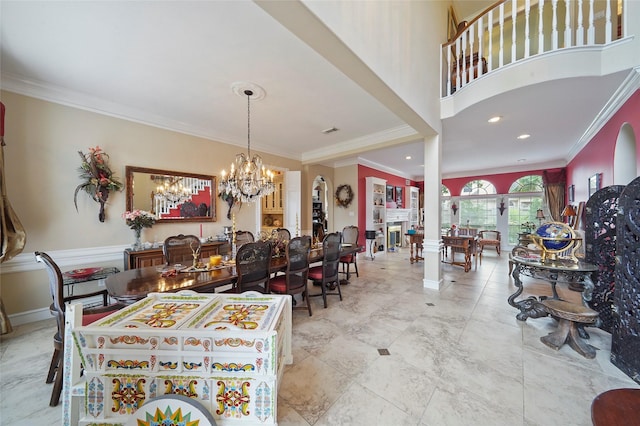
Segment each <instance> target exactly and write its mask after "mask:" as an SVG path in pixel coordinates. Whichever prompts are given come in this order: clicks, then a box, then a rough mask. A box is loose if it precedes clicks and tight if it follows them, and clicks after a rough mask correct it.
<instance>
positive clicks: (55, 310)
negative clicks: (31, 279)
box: [35, 251, 65, 338]
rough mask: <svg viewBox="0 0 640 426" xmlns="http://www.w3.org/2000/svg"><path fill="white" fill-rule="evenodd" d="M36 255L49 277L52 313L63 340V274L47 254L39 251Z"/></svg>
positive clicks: (37, 260)
mask: <svg viewBox="0 0 640 426" xmlns="http://www.w3.org/2000/svg"><path fill="white" fill-rule="evenodd" d="M35 255H36V262H40V263H44V265H45V269H46V271H47V275H49V291H50V292H51V298H52V299H53V303H52V304H51V307H50V309H51V313H52V314H53V315H54V316H55V317H56V323H57V325H58V333H60V337H61V338H62V336H64V309H65V306H64V291H63V278H62V272H61V271H60V268H59V267H58V265H57V264H56V262H54V261H53V259H52V258H51V256H49V255H48V254H47V253H43V252H39V251H37V252H35Z"/></svg>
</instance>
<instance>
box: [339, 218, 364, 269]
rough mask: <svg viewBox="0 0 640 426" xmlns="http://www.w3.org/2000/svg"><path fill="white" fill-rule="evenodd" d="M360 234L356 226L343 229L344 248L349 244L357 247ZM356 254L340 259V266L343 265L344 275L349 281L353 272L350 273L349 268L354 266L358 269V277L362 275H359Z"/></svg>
mask: <svg viewBox="0 0 640 426" xmlns="http://www.w3.org/2000/svg"><path fill="white" fill-rule="evenodd" d="M359 233H360V232H359V231H358V227H357V226H354V225H350V226H345V227H344V228H343V229H342V245H343V246H344V245H347V244H349V245H353V246H357V245H358V236H359ZM356 254H357V253H352V254H348V255H346V256H341V257H340V264H341V265H342V273H343V274H346V276H347V281H348V280H349V278H350V276H351V272H350V271H349V268H350V266H351V265H353V266H354V268H355V269H356V277H359V276H360V274H358V262H356ZM345 267H346V270H347V271H346V272H345Z"/></svg>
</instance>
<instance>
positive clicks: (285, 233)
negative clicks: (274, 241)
mask: <svg viewBox="0 0 640 426" xmlns="http://www.w3.org/2000/svg"><path fill="white" fill-rule="evenodd" d="M271 235H273V236H277V237H278V239H279V240H281V241H289V240H290V239H291V232H289V230H288V229H287V228H276V229H274V230H273V231H271Z"/></svg>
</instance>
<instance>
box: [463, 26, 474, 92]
mask: <svg viewBox="0 0 640 426" xmlns="http://www.w3.org/2000/svg"><path fill="white" fill-rule="evenodd" d="M474 28H475V24H471V27H469V81H473V79H474V74H475V72H474V70H473V45H474V44H475V43H474V42H475V39H476V38H475V37H474V36H473V30H474ZM465 62H466V61H465Z"/></svg>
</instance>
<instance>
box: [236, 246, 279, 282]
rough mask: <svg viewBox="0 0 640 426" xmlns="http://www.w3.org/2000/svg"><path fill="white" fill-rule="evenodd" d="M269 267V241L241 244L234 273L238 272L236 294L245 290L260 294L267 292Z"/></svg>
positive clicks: (269, 274)
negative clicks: (256, 291)
mask: <svg viewBox="0 0 640 426" xmlns="http://www.w3.org/2000/svg"><path fill="white" fill-rule="evenodd" d="M270 265H271V242H270V241H255V242H249V243H245V244H243V245H242V247H240V248H239V249H238V253H237V255H236V271H237V272H238V281H237V285H236V291H237V292H238V293H242V292H243V291H247V290H258V291H260V292H262V293H266V292H268V291H269V278H270V276H271V273H270V271H269V266H270Z"/></svg>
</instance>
